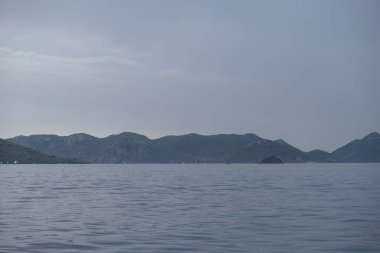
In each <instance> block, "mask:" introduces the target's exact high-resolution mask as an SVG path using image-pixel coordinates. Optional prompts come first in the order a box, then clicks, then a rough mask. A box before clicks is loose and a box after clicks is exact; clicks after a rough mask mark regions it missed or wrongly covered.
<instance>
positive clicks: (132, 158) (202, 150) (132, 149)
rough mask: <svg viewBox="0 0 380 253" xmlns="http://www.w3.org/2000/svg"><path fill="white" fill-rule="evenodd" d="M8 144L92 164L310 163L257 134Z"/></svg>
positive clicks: (29, 139) (33, 139) (40, 139)
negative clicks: (267, 160)
mask: <svg viewBox="0 0 380 253" xmlns="http://www.w3.org/2000/svg"><path fill="white" fill-rule="evenodd" d="M9 141H12V142H14V143H17V144H20V145H23V146H26V147H30V148H33V149H36V150H39V151H41V152H44V153H47V154H50V155H59V156H66V157H76V158H78V159H82V160H86V161H90V162H91V163H183V162H184V163H224V162H234V163H251V162H255V163H259V162H261V161H262V159H263V158H264V157H268V156H273V155H275V156H278V157H279V158H281V159H282V160H283V161H285V162H306V161H310V159H309V158H308V156H307V154H306V153H304V152H302V151H301V150H299V149H296V148H295V147H293V146H291V145H289V144H287V143H286V142H284V141H282V140H277V141H270V140H265V139H263V138H260V137H258V136H257V135H255V134H244V135H237V134H219V135H208V136H205V135H199V134H187V135H179V136H165V137H162V138H159V139H155V140H151V139H149V138H148V137H146V136H143V135H139V134H136V133H127V132H125V133H121V134H116V135H110V136H108V137H105V138H97V137H94V136H91V135H88V134H83V133H80V134H73V135H70V136H57V135H31V136H18V137H15V138H12V139H9Z"/></svg>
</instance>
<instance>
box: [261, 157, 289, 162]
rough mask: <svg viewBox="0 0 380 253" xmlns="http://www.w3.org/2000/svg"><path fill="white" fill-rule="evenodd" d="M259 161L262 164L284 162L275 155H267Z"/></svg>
mask: <svg viewBox="0 0 380 253" xmlns="http://www.w3.org/2000/svg"><path fill="white" fill-rule="evenodd" d="M261 163H262V164H282V163H284V162H283V161H282V160H281V159H280V158H279V157H277V156H268V157H265V158H264V159H263V160H262V161H261Z"/></svg>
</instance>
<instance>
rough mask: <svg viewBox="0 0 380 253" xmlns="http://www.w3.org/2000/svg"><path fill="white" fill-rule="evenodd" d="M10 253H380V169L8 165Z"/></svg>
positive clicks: (3, 217)
mask: <svg viewBox="0 0 380 253" xmlns="http://www.w3.org/2000/svg"><path fill="white" fill-rule="evenodd" d="M0 252H1V253H3V252H31V253H33V252H54V253H61V252H62V253H69V252H73V253H74V252H75V253H78V252H95V253H96V252H107V253H108V252H115V253H116V252H163V253H166V252H210V253H211V252H215V253H223V252H227V253H231V252H271V253H272V252H273V253H279V252H286V253H289V252H300V253H305V252H355V253H357V252H376V253H378V252H380V164H334V163H331V164H316V163H306V164H279V165H261V164H160V165H158V164H157V165H156V164H145V165H133V164H128V165H108V164H86V165H17V164H12V165H0Z"/></svg>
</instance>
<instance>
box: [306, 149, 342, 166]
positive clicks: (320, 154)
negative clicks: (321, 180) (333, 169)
mask: <svg viewBox="0 0 380 253" xmlns="http://www.w3.org/2000/svg"><path fill="white" fill-rule="evenodd" d="M306 154H307V155H308V156H309V158H310V160H312V161H313V162H323V163H331V162H337V161H338V160H337V159H335V158H334V157H333V156H332V155H331V154H330V153H329V152H326V151H323V150H320V149H315V150H312V151H310V152H307V153H306Z"/></svg>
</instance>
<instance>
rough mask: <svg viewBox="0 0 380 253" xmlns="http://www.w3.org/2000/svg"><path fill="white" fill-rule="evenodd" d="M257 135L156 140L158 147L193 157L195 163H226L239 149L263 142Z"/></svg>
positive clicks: (187, 135) (182, 137) (190, 135)
mask: <svg viewBox="0 0 380 253" xmlns="http://www.w3.org/2000/svg"><path fill="white" fill-rule="evenodd" d="M262 140H263V139H262V138H260V137H258V136H257V135H255V134H244V135H237V134H218V135H199V134H194V133H193V134H186V135H179V136H165V137H162V138H159V139H156V140H154V144H156V145H157V146H159V147H161V148H163V149H166V150H171V151H173V152H174V151H176V152H178V153H180V154H185V155H186V156H189V157H191V160H192V161H195V162H225V157H226V156H228V155H229V154H231V153H232V152H235V151H236V150H237V149H239V148H241V147H244V146H247V145H249V144H252V143H255V142H259V141H262Z"/></svg>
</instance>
